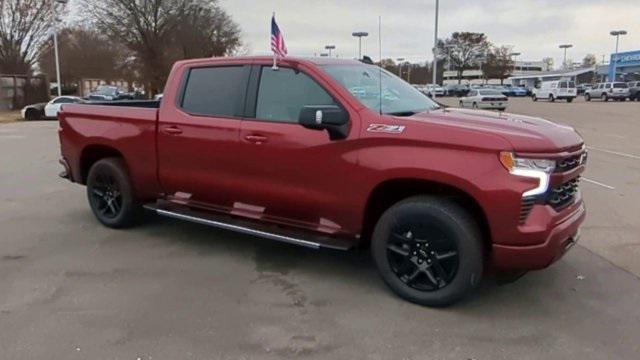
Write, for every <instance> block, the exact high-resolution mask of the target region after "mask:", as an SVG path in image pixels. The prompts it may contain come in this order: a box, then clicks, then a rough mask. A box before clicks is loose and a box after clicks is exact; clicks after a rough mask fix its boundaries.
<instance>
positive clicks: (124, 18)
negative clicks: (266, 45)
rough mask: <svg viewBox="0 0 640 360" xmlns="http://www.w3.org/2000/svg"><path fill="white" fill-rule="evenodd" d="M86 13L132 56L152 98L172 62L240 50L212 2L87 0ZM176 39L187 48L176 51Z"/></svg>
mask: <svg viewBox="0 0 640 360" xmlns="http://www.w3.org/2000/svg"><path fill="white" fill-rule="evenodd" d="M86 11H87V13H88V15H89V16H90V18H91V19H92V21H93V23H94V24H95V25H96V27H97V28H98V29H99V30H100V31H102V32H103V33H104V34H106V35H107V36H108V37H109V38H111V39H114V40H115V41H118V42H120V43H121V44H123V45H124V46H125V47H127V48H128V49H129V50H130V51H131V52H132V53H133V56H134V58H135V60H136V61H137V62H138V65H139V71H140V77H141V78H142V79H143V80H144V82H145V84H146V86H147V89H148V90H149V92H150V93H151V94H156V93H158V91H160V90H161V89H162V88H163V86H164V83H165V81H166V79H167V76H168V75H169V70H170V66H171V63H172V62H173V61H174V60H177V59H181V58H186V57H192V56H204V55H217V54H220V55H222V54H226V53H228V52H230V51H232V50H233V49H234V48H235V47H237V46H238V45H239V30H238V28H237V25H235V23H233V22H232V21H231V19H230V18H229V16H228V15H227V14H226V13H225V12H224V11H223V10H222V9H221V8H219V7H218V6H217V2H216V1H214V0H87V5H86ZM232 38H235V39H236V40H235V41H229V40H228V39H232ZM178 39H181V40H183V41H186V44H185V45H184V46H178V45H177V44H179V43H180V40H178ZM187 40H188V41H187ZM212 44H213V45H212ZM198 47H200V49H198ZM178 49H179V51H178Z"/></svg>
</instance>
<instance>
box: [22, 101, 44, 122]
mask: <svg viewBox="0 0 640 360" xmlns="http://www.w3.org/2000/svg"><path fill="white" fill-rule="evenodd" d="M46 105H47V103H37V104H31V105H27V106H25V107H24V108H22V110H21V111H20V114H21V115H22V118H23V119H25V120H28V121H34V120H42V119H44V107H45V106H46Z"/></svg>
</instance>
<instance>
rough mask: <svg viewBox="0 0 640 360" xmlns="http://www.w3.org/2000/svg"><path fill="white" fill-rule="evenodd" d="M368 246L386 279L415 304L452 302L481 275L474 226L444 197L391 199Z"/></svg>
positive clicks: (391, 286) (465, 292) (467, 216)
mask: <svg viewBox="0 0 640 360" xmlns="http://www.w3.org/2000/svg"><path fill="white" fill-rule="evenodd" d="M371 251H372V256H373V260H374V262H375V264H376V266H377V268H378V271H379V273H380V275H381V276H382V278H383V280H384V281H385V283H386V284H387V285H388V286H389V287H390V288H391V289H392V290H393V291H394V292H395V293H396V294H397V295H399V296H400V297H402V298H404V299H406V300H408V301H411V302H414V303H417V304H420V305H426V306H447V305H450V304H453V303H454V302H456V301H458V300H460V299H462V298H464V297H465V296H467V295H469V294H470V293H471V292H472V291H473V290H474V289H475V288H476V287H477V285H478V283H479V282H480V279H481V278H482V270H483V256H482V243H481V236H480V231H479V228H478V225H477V223H476V222H475V220H474V219H473V218H472V217H471V215H469V213H467V212H466V211H465V210H464V209H463V208H462V207H461V206H459V205H458V204H456V203H455V202H454V201H452V200H449V199H444V198H439V197H432V196H416V197H412V198H409V199H406V200H404V201H401V202H399V203H397V204H395V205H394V206H392V207H391V208H389V209H388V210H387V211H386V212H385V213H384V214H383V215H382V216H381V217H380V220H379V221H378V224H377V225H376V227H375V229H374V233H373V238H372V247H371Z"/></svg>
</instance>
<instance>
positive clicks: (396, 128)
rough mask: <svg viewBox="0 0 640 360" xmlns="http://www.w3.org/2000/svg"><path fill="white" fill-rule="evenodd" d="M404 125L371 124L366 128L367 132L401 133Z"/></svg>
mask: <svg viewBox="0 0 640 360" xmlns="http://www.w3.org/2000/svg"><path fill="white" fill-rule="evenodd" d="M404 129H405V126H403V125H385V124H371V125H369V127H368V128H367V131H368V132H377V133H389V134H402V132H404Z"/></svg>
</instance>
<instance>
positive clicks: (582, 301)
mask: <svg viewBox="0 0 640 360" xmlns="http://www.w3.org/2000/svg"><path fill="white" fill-rule="evenodd" d="M442 101H443V102H445V103H449V104H457V99H454V98H443V99H442ZM510 102H511V104H510V107H509V111H511V112H515V113H524V114H528V115H534V116H540V117H544V118H548V119H552V120H555V121H557V122H561V123H565V124H569V125H572V126H574V127H576V128H577V129H578V131H579V132H580V133H581V134H582V135H583V136H584V138H585V140H586V141H587V144H588V145H589V150H590V158H589V166H588V171H587V173H586V175H585V178H584V181H583V182H582V185H581V188H582V192H583V196H584V198H585V200H586V202H587V207H588V211H589V215H588V219H587V221H586V223H585V225H584V228H583V235H582V238H581V242H580V244H579V245H578V246H576V247H575V248H574V249H573V250H572V251H571V252H570V253H569V254H568V255H567V256H566V257H565V258H564V259H563V260H561V261H560V262H558V263H557V264H555V265H553V266H552V267H550V268H549V269H547V270H544V271H540V272H535V273H530V274H527V275H526V276H524V277H523V278H521V279H520V280H518V281H517V282H515V283H510V284H499V283H498V281H496V279H495V278H494V277H489V278H487V279H486V281H485V282H484V283H483V285H482V288H481V290H480V291H479V292H478V293H477V294H476V295H475V296H473V297H472V298H470V299H468V300H466V301H464V302H463V303H460V304H458V305H456V306H453V307H450V308H447V309H429V308H423V307H419V306H416V305H413V304H410V303H407V302H405V301H403V300H400V299H399V298H397V297H395V296H394V295H393V294H392V293H391V292H390V291H389V290H387V288H386V287H385V286H384V284H383V283H382V281H381V280H380V279H379V278H378V276H377V274H376V271H375V269H374V266H373V264H372V263H371V261H370V260H369V256H368V254H367V253H364V252H350V253H340V252H331V251H313V250H308V249H304V248H298V247H293V246H288V245H284V244H279V243H274V242H270V241H267V240H260V239H255V238H251V237H248V236H243V235H237V234H233V233H229V232H224V231H219V230H214V229H210V228H207V227H204V226H200V225H195V224H189V223H183V222H179V221H173V220H169V219H160V218H157V217H154V216H148V218H147V221H146V223H145V224H144V225H142V226H140V227H137V228H135V229H131V230H126V231H116V230H110V229H107V228H104V227H102V226H100V225H99V224H98V222H97V221H96V220H95V219H94V218H93V216H92V214H91V212H90V210H89V207H88V205H87V204H86V201H85V196H84V188H82V187H80V186H76V185H72V184H70V183H68V182H66V181H64V180H62V179H59V178H58V177H57V174H58V172H59V171H60V168H59V165H58V164H57V158H58V154H59V150H58V142H57V133H56V129H57V123H55V122H32V123H11V124H2V125H0V358H2V359H5V358H6V359H278V358H309V359H462V360H466V359H478V360H480V359H543V358H544V359H637V357H638V353H640V307H639V306H638V304H640V279H639V276H640V256H639V255H640V222H638V220H637V219H638V214H639V213H640V201H639V200H640V192H639V191H638V188H639V185H640V143H638V141H637V138H638V136H640V120H639V119H640V115H639V113H640V103H637V102H636V103H630V102H627V103H611V102H610V103H599V102H591V103H586V102H584V101H583V100H582V99H578V100H576V102H574V103H572V104H567V103H564V102H556V103H545V102H538V103H533V102H531V100H529V99H528V98H526V99H511V100H510Z"/></svg>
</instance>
